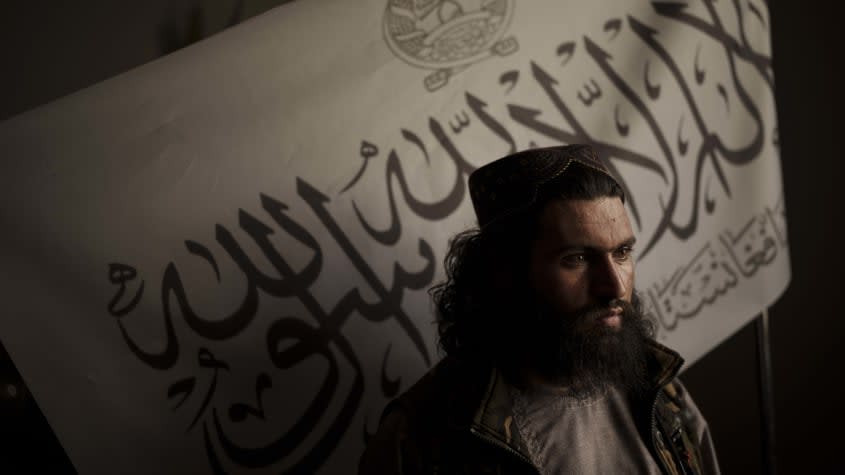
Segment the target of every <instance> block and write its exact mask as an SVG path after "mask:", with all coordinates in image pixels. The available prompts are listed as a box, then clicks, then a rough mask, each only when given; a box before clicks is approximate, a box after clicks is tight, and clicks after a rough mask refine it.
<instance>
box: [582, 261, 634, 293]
mask: <svg viewBox="0 0 845 475" xmlns="http://www.w3.org/2000/svg"><path fill="white" fill-rule="evenodd" d="M626 275H627V273H626V272H625V270H624V269H622V267H621V266H620V265H619V263H617V262H616V261H614V260H613V259H612V258H607V259H600V260H599V262H595V263H594V265H593V268H592V276H591V277H592V289H593V294H594V295H595V296H596V297H601V298H608V299H620V298H623V297H625V294H626V292H627V290H628V289H627V279H626V278H625V276H626Z"/></svg>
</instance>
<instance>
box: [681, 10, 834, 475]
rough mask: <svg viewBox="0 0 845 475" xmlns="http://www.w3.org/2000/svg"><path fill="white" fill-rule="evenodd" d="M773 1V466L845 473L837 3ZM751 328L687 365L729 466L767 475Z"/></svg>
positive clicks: (789, 470)
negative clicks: (782, 237)
mask: <svg viewBox="0 0 845 475" xmlns="http://www.w3.org/2000/svg"><path fill="white" fill-rule="evenodd" d="M832 5H836V4H834V3H833V2H818V3H815V2H794V1H791V2H790V1H780V2H769V9H770V13H771V17H772V31H773V35H772V36H773V43H774V68H775V78H776V83H777V86H776V95H777V101H778V104H777V109H778V122H779V141H780V148H781V161H782V167H783V173H784V187H785V194H786V208H787V220H788V227H789V239H790V252H791V263H792V281H791V283H790V286H789V289H788V290H787V291H786V293H785V294H784V295H783V297H782V298H781V299H780V300H779V301H778V302H777V303H776V304H775V305H774V306H772V307H771V308H770V312H769V315H770V322H771V332H770V344H771V351H772V364H773V373H774V374H773V386H774V409H775V417H774V420H775V444H776V450H775V455H776V464H777V469H778V470H777V471H778V473H781V474H792V473H796V474H797V473H802V474H803V473H845V458H843V456H842V452H840V451H841V450H842V443H843V441H845V436H843V435H842V429H841V428H842V427H843V426H845V414H844V413H843V409H842V403H843V402H845V390H844V389H843V387H845V385H843V384H842V382H841V381H840V378H841V375H842V374H843V369H842V363H843V362H845V357H843V349H845V346H843V335H845V312H843V307H842V306H841V305H840V303H839V302H840V300H841V299H842V295H843V294H840V293H839V292H841V291H842V284H843V278H842V272H843V269H845V266H843V265H842V264H841V263H840V258H839V255H838V254H839V250H840V249H842V248H843V247H842V244H843V241H842V236H843V234H842V231H841V230H842V223H843V219H845V212H843V201H844V200H843V198H842V193H843V191H845V184H843V178H845V175H843V173H842V160H843V158H845V157H844V156H843V152H842V150H843V145H842V144H843V139H845V133H843V130H842V127H843V125H845V122H843V120H842V114H843V112H845V110H844V109H843V105H845V102H844V101H843V97H842V96H843V94H842V89H843V82H842V80H843V75H842V73H841V68H840V64H841V62H842V59H843V54H842V52H843V50H845V48H843V40H842V39H841V35H842V27H841V20H842V15H841V13H839V12H838V11H836V10H841V7H831V6H832ZM757 368H758V366H757V350H756V328H755V325H754V324H751V325H749V326H747V327H746V328H744V329H743V330H742V331H740V332H739V333H738V334H736V335H735V336H734V337H733V338H731V339H729V340H727V341H726V342H724V343H723V344H722V345H720V346H719V347H718V348H717V349H716V350H714V351H713V352H712V353H710V354H709V355H707V356H706V357H705V358H703V359H702V360H701V361H700V362H698V363H696V364H695V365H694V366H693V367H691V368H690V369H689V370H688V371H687V372H686V375H685V378H684V379H685V382H686V383H687V385H688V386H689V387H690V391H694V392H693V394H694V395H695V397H696V399H697V401H698V403H699V405H700V406H702V410H703V411H704V412H705V414H706V415H707V417H708V419H709V421H710V424H711V426H712V430H713V433H714V437H715V441H716V444H717V449H718V450H719V453H720V457H721V461H722V465H723V469H724V472H725V473H728V474H733V473H762V472H761V470H762V468H763V465H762V458H761V456H760V450H761V448H762V443H761V442H762V440H761V437H760V430H759V428H760V413H759V411H760V404H759V401H758V400H757V399H756V398H757V391H758V385H757V383H758V373H757Z"/></svg>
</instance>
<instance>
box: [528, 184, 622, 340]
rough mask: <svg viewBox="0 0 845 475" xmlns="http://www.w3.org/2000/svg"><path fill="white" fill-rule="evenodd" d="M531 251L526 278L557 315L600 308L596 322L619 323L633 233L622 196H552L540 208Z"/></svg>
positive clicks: (615, 324)
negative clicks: (556, 197)
mask: <svg viewBox="0 0 845 475" xmlns="http://www.w3.org/2000/svg"><path fill="white" fill-rule="evenodd" d="M538 225H539V230H538V237H537V240H536V241H535V242H534V245H533V247H532V250H531V257H530V269H529V270H530V279H531V284H532V287H533V289H534V291H535V292H536V293H537V297H539V298H540V299H541V300H542V301H544V302H545V303H546V304H547V305H548V306H550V307H551V310H553V311H554V312H555V313H557V314H559V315H576V314H580V313H582V312H584V311H586V310H589V309H596V308H601V309H603V310H601V311H600V315H597V318H598V320H599V321H600V322H601V324H602V325H604V326H605V327H607V328H611V329H618V328H619V327H620V326H621V318H622V313H623V312H622V310H623V309H622V308H621V306H619V305H615V304H613V301H614V300H617V301H618V300H621V301H624V302H630V301H631V296H632V293H633V290H634V259H633V256H632V247H633V245H634V233H633V231H632V229H631V223H630V221H629V220H628V213H627V212H626V211H625V206H624V205H623V204H622V200H621V199H619V198H617V197H602V198H597V199H594V200H565V201H564V200H553V201H551V202H550V203H549V204H547V205H546V207H545V208H544V209H543V211H542V213H541V215H540V220H539V223H538Z"/></svg>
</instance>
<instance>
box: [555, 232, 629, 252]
mask: <svg viewBox="0 0 845 475" xmlns="http://www.w3.org/2000/svg"><path fill="white" fill-rule="evenodd" d="M636 243H637V238H635V237H633V236H632V237H630V238H628V239H626V240H624V241H622V242H621V243H619V244H618V245H616V246H615V247H612V248H610V249H600V248H597V247H593V246H582V245H572V246H560V247H558V248H557V250H556V251H555V252H556V254H563V253H565V252H572V251H598V252H613V251H615V250H617V249H621V248H623V247H634V244H636Z"/></svg>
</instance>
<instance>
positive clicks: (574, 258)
mask: <svg viewBox="0 0 845 475" xmlns="http://www.w3.org/2000/svg"><path fill="white" fill-rule="evenodd" d="M560 261H561V264H563V265H565V266H568V267H576V266H580V265H581V264H583V263H585V262H587V257H586V256H585V255H584V254H570V255H568V256H564V257H563V258H562V259H561V260H560Z"/></svg>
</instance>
